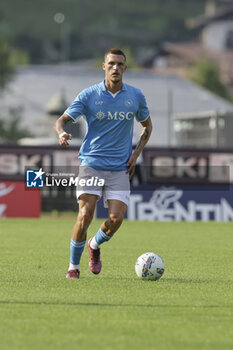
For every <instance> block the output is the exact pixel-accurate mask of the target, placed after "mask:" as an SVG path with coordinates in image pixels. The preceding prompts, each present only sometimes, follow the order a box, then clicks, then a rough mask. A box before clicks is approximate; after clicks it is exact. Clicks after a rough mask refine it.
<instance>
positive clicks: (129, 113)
mask: <svg viewBox="0 0 233 350" xmlns="http://www.w3.org/2000/svg"><path fill="white" fill-rule="evenodd" d="M65 113H66V114H68V115H69V116H70V117H71V118H72V119H74V120H75V121H77V119H78V118H79V117H80V116H81V115H82V116H84V118H85V119H86V122H87V134H86V136H85V138H84V140H83V143H82V146H81V148H80V152H79V159H80V161H81V165H87V166H90V167H93V168H96V169H101V170H110V171H120V170H125V169H127V161H128V159H129V157H130V155H131V153H132V137H133V123H134V118H136V120H137V121H138V122H143V121H145V120H146V119H147V118H148V117H149V110H148V107H147V104H146V100H145V97H144V95H143V94H142V92H141V91H140V90H139V89H136V88H134V87H133V86H130V85H128V84H123V85H122V89H121V91H120V92H119V93H118V94H117V95H116V96H115V97H113V96H112V95H111V94H110V93H109V92H108V90H107V89H106V86H105V83H104V81H103V82H101V83H99V84H96V85H93V86H91V87H89V88H87V89H85V90H83V91H82V92H81V93H80V94H79V95H78V96H77V97H76V99H75V100H74V102H73V103H72V104H71V105H70V107H68V108H67V110H66V111H65Z"/></svg>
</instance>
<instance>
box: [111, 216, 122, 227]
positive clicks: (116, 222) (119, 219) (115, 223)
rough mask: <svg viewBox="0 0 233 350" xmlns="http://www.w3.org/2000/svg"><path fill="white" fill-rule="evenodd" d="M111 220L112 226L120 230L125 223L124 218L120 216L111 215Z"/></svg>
mask: <svg viewBox="0 0 233 350" xmlns="http://www.w3.org/2000/svg"><path fill="white" fill-rule="evenodd" d="M109 220H110V223H111V226H113V227H115V228H118V227H119V226H120V225H121V223H122V221H123V217H122V216H121V215H118V214H110V215H109Z"/></svg>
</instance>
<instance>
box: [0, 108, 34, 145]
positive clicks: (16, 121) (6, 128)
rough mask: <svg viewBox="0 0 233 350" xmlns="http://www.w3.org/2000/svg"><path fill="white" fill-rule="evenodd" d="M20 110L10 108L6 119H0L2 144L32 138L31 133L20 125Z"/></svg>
mask: <svg viewBox="0 0 233 350" xmlns="http://www.w3.org/2000/svg"><path fill="white" fill-rule="evenodd" d="M22 111H23V110H22V108H21V107H20V106H19V107H17V108H10V110H9V116H8V117H7V118H4V119H3V118H0V138H1V141H4V142H9V143H11V142H16V141H18V140H19V139H21V138H23V137H32V136H33V135H32V133H31V132H30V131H28V130H27V129H25V128H23V127H22V126H21V125H20V121H21V113H22Z"/></svg>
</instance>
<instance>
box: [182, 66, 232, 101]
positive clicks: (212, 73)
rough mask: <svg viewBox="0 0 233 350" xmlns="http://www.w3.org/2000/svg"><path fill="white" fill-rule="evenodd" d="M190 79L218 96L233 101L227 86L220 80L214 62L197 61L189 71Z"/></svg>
mask: <svg viewBox="0 0 233 350" xmlns="http://www.w3.org/2000/svg"><path fill="white" fill-rule="evenodd" d="M188 77H189V79H190V80H192V81H193V82H195V83H197V84H198V85H201V86H203V87H204V88H206V89H208V90H210V91H211V92H213V93H215V94H216V95H218V96H221V97H223V98H225V99H227V100H231V97H230V94H229V93H228V91H227V88H226V86H225V85H224V84H223V83H222V82H221V80H220V74H219V69H218V66H217V65H216V64H215V63H213V62H212V61H210V60H208V59H202V60H199V61H196V62H195V63H194V64H193V66H192V67H191V68H190V69H189V72H188Z"/></svg>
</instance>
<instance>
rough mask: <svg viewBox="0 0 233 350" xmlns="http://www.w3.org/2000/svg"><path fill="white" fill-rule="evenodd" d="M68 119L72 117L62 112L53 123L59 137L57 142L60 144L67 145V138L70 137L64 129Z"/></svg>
mask: <svg viewBox="0 0 233 350" xmlns="http://www.w3.org/2000/svg"><path fill="white" fill-rule="evenodd" d="M70 120H72V118H71V117H70V116H69V115H68V114H66V113H64V114H62V116H61V117H60V118H58V119H57V121H56V123H55V132H56V134H57V136H58V137H59V143H60V145H62V146H69V143H68V140H71V139H72V135H71V134H68V133H67V132H66V131H65V130H64V127H65V125H66V123H68V122H69V121H70Z"/></svg>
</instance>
